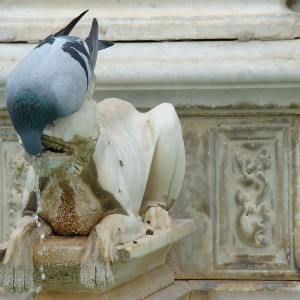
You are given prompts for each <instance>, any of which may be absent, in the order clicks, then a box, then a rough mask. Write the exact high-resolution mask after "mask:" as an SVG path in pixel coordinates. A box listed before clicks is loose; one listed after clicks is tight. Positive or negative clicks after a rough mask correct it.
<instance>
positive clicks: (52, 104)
mask: <svg viewBox="0 0 300 300" xmlns="http://www.w3.org/2000/svg"><path fill="white" fill-rule="evenodd" d="M87 11H88V10H86V11H84V12H83V13H82V14H80V15H79V16H78V17H77V18H75V19H74V20H72V21H71V22H70V23H69V24H68V25H67V26H66V27H64V28H63V29H61V30H60V31H58V32H57V33H55V34H51V35H49V36H48V37H46V38H45V39H44V40H43V41H42V42H41V43H40V44H38V45H37V46H36V47H35V48H34V49H33V50H32V51H31V52H30V53H29V54H28V55H27V56H26V57H25V58H24V59H23V60H22V61H21V62H20V63H19V64H18V65H17V67H16V69H15V70H14V71H13V72H12V74H11V75H10V76H9V78H8V80H7V83H6V86H5V97H6V100H7V109H8V112H9V114H10V116H11V119H12V123H13V125H14V127H15V129H16V131H17V133H18V134H19V136H20V138H21V140H22V142H23V144H24V147H25V150H26V151H27V152H28V153H29V154H31V155H39V154H40V153H41V151H42V144H41V136H42V132H43V130H44V128H45V126H46V125H47V124H48V123H50V122H51V121H53V120H55V119H57V118H61V117H65V116H68V115H71V114H73V113H75V112H76V111H78V110H79V109H80V108H81V106H82V104H83V102H84V99H85V96H86V93H87V90H88V88H89V84H90V82H91V79H92V75H93V72H94V69H95V65H96V60H97V52H98V50H102V49H105V48H107V47H110V46H112V45H113V43H111V42H108V41H98V22H97V20H96V19H93V22H92V27H91V31H90V34H89V36H88V37H87V38H86V39H85V40H82V39H80V38H78V37H74V36H68V35H69V33H70V32H71V30H72V29H73V28H74V27H75V25H76V24H77V23H78V21H79V20H80V19H81V18H82V17H83V15H84V14H85V13H86V12H87Z"/></svg>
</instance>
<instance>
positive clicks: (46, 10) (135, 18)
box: [0, 0, 300, 42]
mask: <svg viewBox="0 0 300 300" xmlns="http://www.w3.org/2000/svg"><path fill="white" fill-rule="evenodd" d="M298 2H299V1H287V0H252V1H249V0H232V1H228V0H210V1H207V0H188V1H180V0H172V1H170V0H165V1H159V0H154V1H153V0H144V1H139V0H122V1H117V0H101V1H99V0H90V1H79V0H74V1H72V3H70V2H69V1H67V0H61V1H59V3H58V2H57V1H45V0H42V1H38V2H37V1H36V0H27V1H19V0H3V1H1V3H0V11H1V19H0V41H2V42H20V41H21V42H24V41H27V42H28V41H29V42H36V41H38V40H41V39H43V38H44V37H45V36H46V35H48V34H49V32H56V31H57V30H58V29H60V28H61V26H63V25H64V24H66V23H67V22H68V21H69V20H70V19H72V18H73V17H74V16H76V15H78V14H79V13H80V12H82V11H84V10H86V9H90V12H89V13H88V15H87V16H85V17H84V19H83V20H82V21H81V22H80V24H78V27H77V29H76V30H75V31H74V34H79V35H85V33H86V32H88V30H89V28H90V23H91V19H92V18H93V17H97V18H98V19H99V21H100V25H101V26H100V36H101V37H102V38H106V39H110V40H114V41H153V40H156V41H161V40H203V39H210V40H211V39H238V40H251V39H264V40H265V39H272V40H273V39H293V38H296V37H299V36H300V16H299V13H298V11H299V9H298V6H300V5H297V4H298ZM288 3H293V4H288Z"/></svg>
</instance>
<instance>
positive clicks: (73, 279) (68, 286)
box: [34, 219, 195, 292]
mask: <svg viewBox="0 0 300 300" xmlns="http://www.w3.org/2000/svg"><path fill="white" fill-rule="evenodd" d="M194 230H195V224H194V221H193V220H185V219H181V220H174V221H173V226H172V228H170V229H163V230H162V229H161V230H158V229H157V230H153V235H147V236H145V237H142V238H140V239H138V240H136V241H132V242H129V243H126V244H124V245H119V246H116V252H117V256H118V260H117V261H116V262H115V263H114V274H115V284H114V285H113V286H112V287H110V289H115V288H116V287H119V286H120V285H123V284H125V283H127V282H129V281H131V280H134V279H135V278H138V277H139V276H141V275H143V274H146V273H147V272H150V271H152V270H154V269H156V268H158V267H160V266H162V265H164V264H165V259H166V255H167V253H168V251H169V249H170V247H171V246H172V245H173V244H174V243H175V242H177V241H179V240H180V239H182V238H184V237H187V236H188V235H190V234H191V233H192V232H194ZM86 239H87V238H86V237H60V236H53V237H51V238H49V239H48V240H46V241H45V242H44V243H43V246H45V252H44V254H43V255H42V256H39V255H38V249H39V248H40V247H41V245H40V244H39V243H37V244H36V245H35V249H34V265H35V269H36V272H35V283H36V284H37V285H42V286H43V290H44V291H50V292H54V291H59V290H61V288H62V287H63V289H64V291H72V292H73V291H77V292H82V291H83V292H85V291H89V290H88V289H86V288H85V287H84V286H82V285H81V283H80V279H79V275H80V260H81V257H82V255H83V252H84V248H85V243H86ZM40 265H43V267H44V270H45V274H46V281H41V280H40V279H39V277H38V276H37V274H39V272H38V268H39V266H40ZM94 292H97V290H95V291H94ZM98 292H101V290H99V289H98Z"/></svg>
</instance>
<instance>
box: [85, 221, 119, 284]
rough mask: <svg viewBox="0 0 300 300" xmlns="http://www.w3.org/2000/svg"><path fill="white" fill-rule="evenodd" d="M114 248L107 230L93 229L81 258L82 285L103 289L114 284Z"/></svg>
mask: <svg viewBox="0 0 300 300" xmlns="http://www.w3.org/2000/svg"><path fill="white" fill-rule="evenodd" d="M114 248H115V243H114V240H113V238H112V237H111V236H110V234H109V233H108V232H107V231H105V230H103V231H102V232H100V231H99V230H98V228H97V227H96V228H95V229H93V231H92V232H91V234H90V236H89V238H88V241H87V245H86V250H85V253H84V255H83V258H82V260H81V270H80V280H81V283H82V284H83V285H84V286H86V287H87V288H90V289H93V288H100V289H102V290H104V289H106V288H108V287H110V286H111V285H113V284H114V282H115V279H114V275H113V272H112V263H113V261H114V251H115V250H114Z"/></svg>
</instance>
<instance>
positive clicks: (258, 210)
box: [211, 124, 292, 270]
mask: <svg viewBox="0 0 300 300" xmlns="http://www.w3.org/2000/svg"><path fill="white" fill-rule="evenodd" d="M211 140H212V141H211V143H212V144H211V146H212V149H213V150H212V151H213V155H212V168H213V188H212V201H213V219H214V222H213V240H214V268H215V269H224V270H234V269H241V268H242V269H253V270H255V269H257V268H259V269H266V270H269V269H291V268H292V266H291V263H292V262H291V251H292V248H291V244H292V234H291V232H292V227H291V222H289V221H288V220H291V219H292V218H291V216H290V215H289V213H290V207H291V197H290V190H289V186H291V185H290V184H289V183H290V173H289V166H290V165H291V156H290V148H291V146H290V131H289V127H288V126H285V125H282V126H277V125H275V126H272V125H267V126H266V125H263V124H261V125H255V126H247V125H246V126H228V127H226V126H222V127H220V128H218V129H215V130H213V132H212V135H211Z"/></svg>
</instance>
